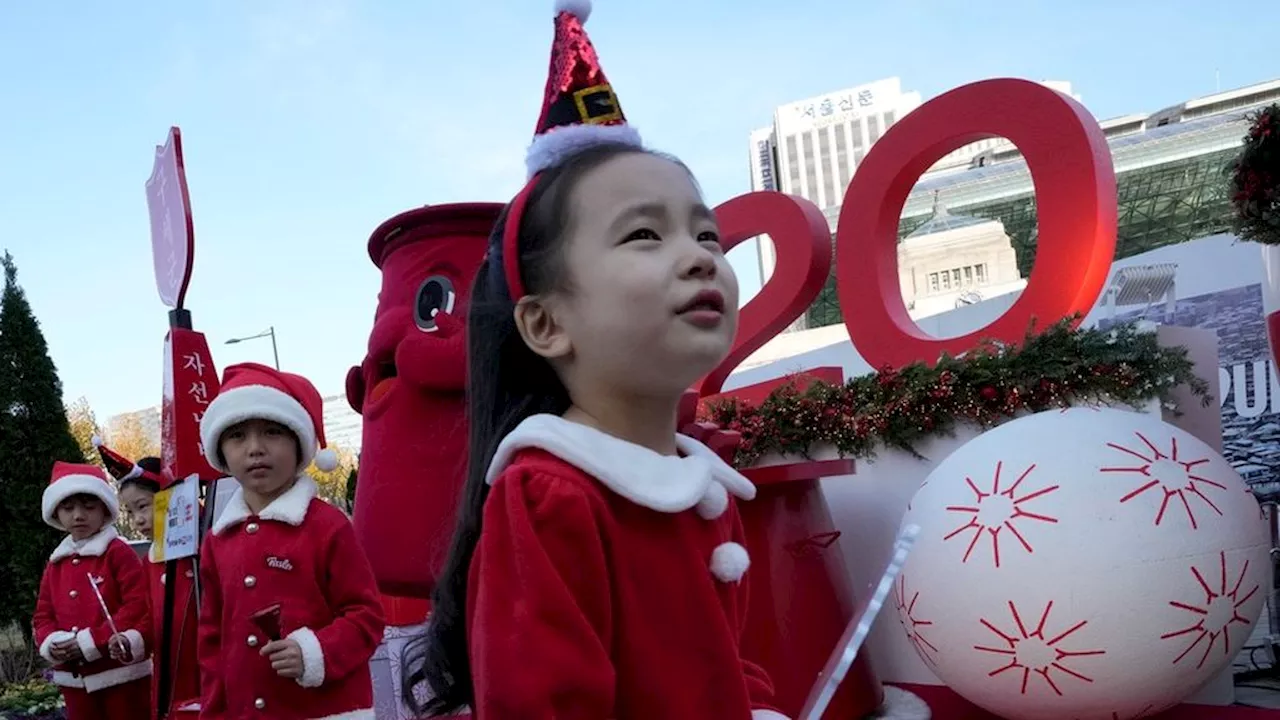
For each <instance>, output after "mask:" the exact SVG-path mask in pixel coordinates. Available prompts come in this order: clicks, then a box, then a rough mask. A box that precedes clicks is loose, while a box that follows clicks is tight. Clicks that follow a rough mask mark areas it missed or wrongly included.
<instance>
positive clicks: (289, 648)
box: [262, 638, 303, 680]
mask: <svg viewBox="0 0 1280 720" xmlns="http://www.w3.org/2000/svg"><path fill="white" fill-rule="evenodd" d="M262 655H263V657H265V658H267V659H268V660H270V661H271V669H272V670H275V671H276V674H277V675H279V676H280V677H282V678H291V679H294V680H296V679H298V678H300V677H302V670H303V668H302V647H301V646H299V645H298V643H297V642H296V641H294V640H290V639H289V638H285V639H284V640H272V641H271V642H269V643H267V644H266V645H264V646H263V647H262Z"/></svg>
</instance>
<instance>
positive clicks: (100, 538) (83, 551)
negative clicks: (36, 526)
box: [49, 525, 119, 562]
mask: <svg viewBox="0 0 1280 720" xmlns="http://www.w3.org/2000/svg"><path fill="white" fill-rule="evenodd" d="M117 537H119V536H118V535H117V534H116V528H115V526H114V525H107V526H106V527H104V528H102V529H101V530H99V531H98V533H97V534H96V535H90V536H89V537H87V538H85V539H84V540H81V541H80V542H76V541H75V540H72V539H71V536H70V535H68V536H66V537H64V538H62V542H60V543H58V547H56V548H54V550H53V554H52V555H50V556H49V562H57V561H58V560H61V559H62V558H65V557H71V556H72V555H80V556H81V557H100V556H102V555H104V554H106V552H107V548H108V547H110V546H111V541H112V540H115V539H116V538H117Z"/></svg>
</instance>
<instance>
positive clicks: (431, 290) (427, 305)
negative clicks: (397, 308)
mask: <svg viewBox="0 0 1280 720" xmlns="http://www.w3.org/2000/svg"><path fill="white" fill-rule="evenodd" d="M457 297H458V295H457V293H456V292H454V289H453V281H451V280H450V279H449V278H447V277H445V276H443V275H432V276H431V277H429V278H427V279H426V280H423V281H422V285H421V286H420V287H418V298H417V300H416V301H415V302H414V305H413V321H414V322H415V323H417V324H418V329H419V330H421V331H422V332H435V331H436V329H437V328H436V313H442V312H445V313H452V312H453V303H454V301H455V300H457Z"/></svg>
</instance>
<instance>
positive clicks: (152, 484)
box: [120, 455, 160, 493]
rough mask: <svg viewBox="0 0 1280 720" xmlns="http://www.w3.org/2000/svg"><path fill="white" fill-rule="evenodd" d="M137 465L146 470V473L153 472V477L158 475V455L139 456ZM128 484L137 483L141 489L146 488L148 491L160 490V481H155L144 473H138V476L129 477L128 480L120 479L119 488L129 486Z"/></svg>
mask: <svg viewBox="0 0 1280 720" xmlns="http://www.w3.org/2000/svg"><path fill="white" fill-rule="evenodd" d="M138 467H140V468H142V469H143V470H146V471H147V472H148V473H151V474H153V475H154V476H155V477H160V458H158V457H155V456H153V455H152V456H147V457H144V458H139V459H138ZM130 485H137V486H138V487H140V488H142V489H143V490H146V491H147V492H149V493H158V492H160V483H158V482H156V481H155V480H152V479H151V478H149V477H147V476H145V475H139V476H138V477H132V478H129V479H128V480H122V481H120V489H121V490H124V489H125V488H126V487H129V486H130Z"/></svg>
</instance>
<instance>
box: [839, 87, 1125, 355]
mask: <svg viewBox="0 0 1280 720" xmlns="http://www.w3.org/2000/svg"><path fill="white" fill-rule="evenodd" d="M991 137H1004V138H1007V139H1009V140H1010V141H1012V142H1013V144H1014V145H1016V146H1017V147H1018V149H1019V150H1020V151H1021V152H1022V154H1023V156H1024V157H1025V158H1026V161H1027V165H1028V167H1029V168H1030V171H1031V178H1032V181H1033V182H1034V183H1035V188H1036V203H1037V211H1038V215H1039V221H1040V237H1039V247H1038V249H1037V254H1036V262H1035V265H1034V267H1033V268H1032V270H1031V277H1030V278H1029V279H1028V282H1027V287H1026V289H1025V290H1023V292H1022V295H1021V297H1019V298H1018V299H1017V301H1016V302H1015V303H1014V304H1013V307H1011V308H1009V310H1008V311H1007V312H1005V313H1004V314H1003V315H1001V316H1000V317H999V318H997V319H996V320H995V321H993V322H992V323H991V324H989V325H987V326H986V327H984V328H981V329H979V330H977V331H975V332H972V333H969V334H967V335H963V336H960V337H955V338H947V339H938V338H934V337H931V336H929V335H927V334H926V333H925V332H924V331H922V330H921V329H920V328H919V327H918V326H917V325H916V324H915V322H914V321H913V320H912V319H911V317H910V316H909V315H908V314H907V308H906V305H905V304H904V303H903V301H902V291H901V288H900V287H899V282H898V220H899V217H900V216H901V214H902V208H903V206H904V205H905V204H906V201H907V196H908V195H909V194H910V192H911V188H912V187H913V186H914V185H915V182H916V180H917V179H918V178H919V177H920V176H921V175H922V174H923V173H924V172H925V171H926V170H928V168H929V167H930V166H931V165H933V163H935V162H937V161H938V160H939V159H941V158H942V157H943V156H944V155H946V154H947V153H949V152H951V151H953V150H956V149H958V148H960V147H962V146H964V145H966V144H968V143H971V142H975V141H977V140H983V139H986V138H991ZM836 243H837V245H836V280H837V286H836V293H837V297H839V299H840V308H841V312H842V313H843V315H844V323H845V327H846V328H848V331H849V338H850V339H851V340H852V341H853V345H854V347H855V348H856V349H857V351H858V353H859V354H860V355H861V356H862V358H863V359H864V360H865V361H866V362H867V363H869V364H870V365H871V366H872V367H877V368H878V367H881V366H884V365H890V366H893V367H901V366H904V365H909V364H911V363H912V362H915V361H918V360H919V361H924V362H925V363H928V364H933V363H935V362H936V361H937V359H938V356H939V355H940V354H942V353H944V352H946V353H949V354H951V355H958V354H960V353H962V352H965V351H967V350H971V349H972V348H973V347H975V346H976V345H977V343H978V341H979V340H981V339H994V340H999V341H1002V342H1005V343H1011V344H1013V343H1020V342H1021V341H1022V340H1023V338H1024V337H1025V336H1026V332H1027V329H1028V327H1029V326H1030V323H1031V322H1032V320H1033V319H1034V320H1036V321H1037V322H1039V323H1040V324H1041V325H1047V324H1050V323H1054V322H1057V321H1058V320H1060V319H1062V318H1064V317H1067V316H1070V315H1073V314H1075V313H1081V314H1084V313H1087V312H1088V311H1089V310H1090V309H1091V308H1092V307H1093V304H1094V303H1095V302H1096V301H1097V299H1098V296H1099V295H1100V294H1101V292H1102V287H1103V285H1104V284H1105V283H1106V280H1107V274H1108V272H1109V271H1110V268H1111V261H1112V257H1113V256H1114V254H1115V243H1116V181H1115V172H1114V170H1113V168H1112V164H1111V153H1110V150H1109V149H1108V148H1107V143H1106V139H1105V137H1104V136H1103V134H1102V129H1101V128H1099V127H1098V124H1097V122H1095V121H1094V119H1093V117H1092V116H1091V115H1089V112H1088V111H1087V110H1085V109H1084V107H1083V106H1082V105H1080V104H1079V103H1077V102H1076V101H1074V100H1072V99H1071V98H1069V97H1067V96H1065V95H1062V94H1060V93H1058V92H1056V91H1054V90H1050V89H1049V88H1047V87H1045V86H1043V85H1040V84H1038V83H1034V82H1030V81H1026V80H985V81H982V82H977V83H973V84H971V85H965V86H963V87H960V88H956V89H955V90H952V91H951V92H948V93H946V94H944V95H940V96H939V97H937V98H934V99H933V100H930V101H929V102H927V103H925V104H924V105H922V106H921V107H919V108H918V109H916V110H915V111H913V112H912V113H911V114H909V115H907V116H906V117H904V118H903V119H902V120H901V121H900V122H899V123H897V124H896V125H894V126H893V127H892V128H890V130H889V131H888V132H887V133H885V135H884V136H883V137H882V138H880V140H879V141H878V142H877V143H876V144H875V145H873V146H872V148H871V152H870V153H868V155H867V157H866V158H865V159H864V160H863V162H862V164H861V165H859V166H858V170H857V172H856V173H854V177H853V181H852V182H851V183H850V184H849V188H848V190H847V191H846V192H845V197H844V206H843V207H842V208H841V210H840V222H839V225H838V226H837V230H836Z"/></svg>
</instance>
